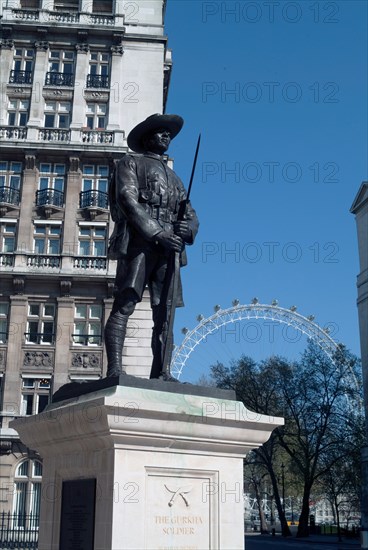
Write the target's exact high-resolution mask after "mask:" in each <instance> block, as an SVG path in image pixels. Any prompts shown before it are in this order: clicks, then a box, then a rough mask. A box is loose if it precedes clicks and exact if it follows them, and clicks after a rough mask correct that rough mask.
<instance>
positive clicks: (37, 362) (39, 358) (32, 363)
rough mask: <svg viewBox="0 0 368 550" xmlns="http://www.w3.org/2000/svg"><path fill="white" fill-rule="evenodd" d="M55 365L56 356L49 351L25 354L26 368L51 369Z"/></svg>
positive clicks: (24, 364) (24, 363) (24, 362)
mask: <svg viewBox="0 0 368 550" xmlns="http://www.w3.org/2000/svg"><path fill="white" fill-rule="evenodd" d="M53 364H54V356H53V354H51V353H49V352H48V351H26V352H25V354H24V361H23V366H24V367H36V368H37V367H44V368H49V369H51V368H52V367H53Z"/></svg>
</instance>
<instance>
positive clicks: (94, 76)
mask: <svg viewBox="0 0 368 550" xmlns="http://www.w3.org/2000/svg"><path fill="white" fill-rule="evenodd" d="M109 66H110V54H108V53H102V52H91V57H90V62H89V75H88V77H87V88H108V87H109Z"/></svg>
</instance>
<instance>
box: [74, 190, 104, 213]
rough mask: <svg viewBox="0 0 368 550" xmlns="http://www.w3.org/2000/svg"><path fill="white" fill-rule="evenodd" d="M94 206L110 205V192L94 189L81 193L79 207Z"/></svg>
mask: <svg viewBox="0 0 368 550" xmlns="http://www.w3.org/2000/svg"><path fill="white" fill-rule="evenodd" d="M93 206H97V207H98V208H106V209H107V208H108V207H109V198H108V194H107V193H104V192H103V191H97V190H94V189H93V190H90V191H82V192H81V193H80V195H79V207H80V208H88V207H93Z"/></svg>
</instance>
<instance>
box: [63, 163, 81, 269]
mask: <svg viewBox="0 0 368 550" xmlns="http://www.w3.org/2000/svg"><path fill="white" fill-rule="evenodd" d="M69 161H70V162H69V171H68V175H67V183H66V190H65V217H64V227H63V250H62V256H63V258H62V262H63V263H62V270H63V273H65V272H72V271H73V261H74V260H73V258H74V256H75V255H77V254H78V238H77V228H76V227H77V226H76V219H77V211H78V208H79V193H80V192H81V190H82V172H81V170H80V168H79V158H78V157H71V158H70V159H69Z"/></svg>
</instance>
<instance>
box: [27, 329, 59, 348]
mask: <svg viewBox="0 0 368 550" xmlns="http://www.w3.org/2000/svg"><path fill="white" fill-rule="evenodd" d="M24 336H25V337H26V342H27V343H28V344H38V345H40V344H54V339H55V334H54V333H53V332H50V333H48V332H25V333H24Z"/></svg>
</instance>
